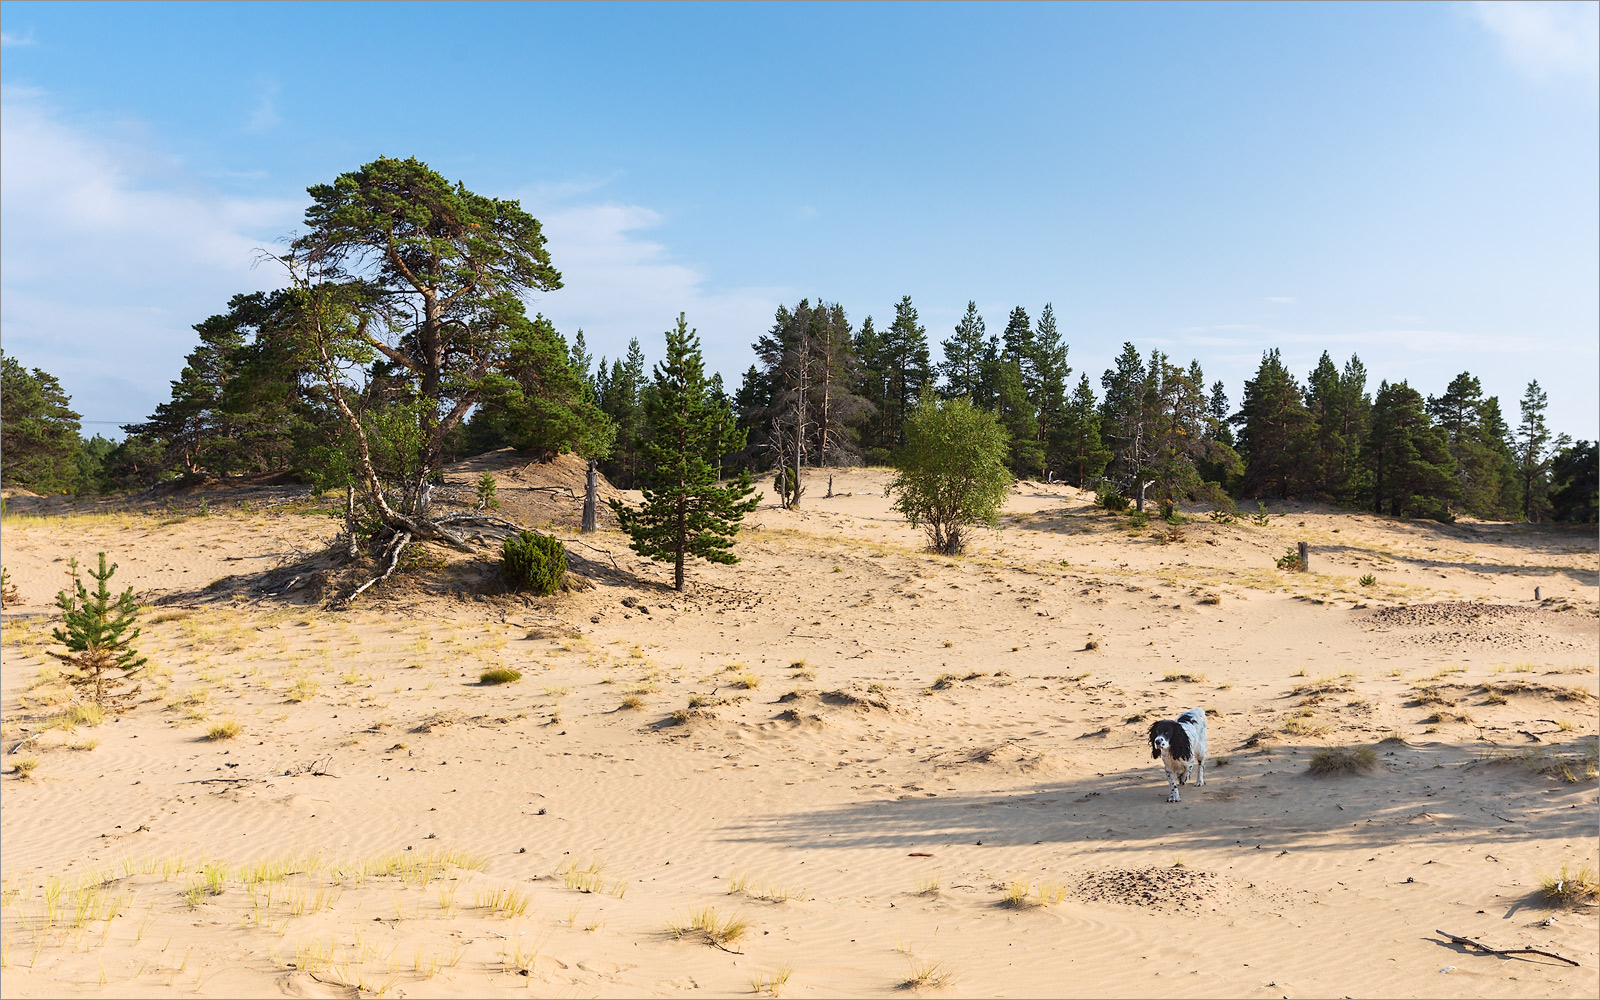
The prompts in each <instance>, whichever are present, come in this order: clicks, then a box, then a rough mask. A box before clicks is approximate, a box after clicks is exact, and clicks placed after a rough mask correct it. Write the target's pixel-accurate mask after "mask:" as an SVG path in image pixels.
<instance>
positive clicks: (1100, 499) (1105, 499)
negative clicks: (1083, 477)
mask: <svg viewBox="0 0 1600 1000" xmlns="http://www.w3.org/2000/svg"><path fill="white" fill-rule="evenodd" d="M1094 505H1095V506H1096V507H1100V508H1102V509H1104V510H1105V511H1106V512H1107V513H1109V514H1120V513H1122V512H1123V511H1125V510H1127V509H1128V498H1127V497H1125V496H1123V495H1122V491H1121V490H1119V489H1117V488H1116V487H1115V486H1114V485H1112V484H1111V483H1101V484H1100V487H1099V489H1097V490H1095V491H1094Z"/></svg>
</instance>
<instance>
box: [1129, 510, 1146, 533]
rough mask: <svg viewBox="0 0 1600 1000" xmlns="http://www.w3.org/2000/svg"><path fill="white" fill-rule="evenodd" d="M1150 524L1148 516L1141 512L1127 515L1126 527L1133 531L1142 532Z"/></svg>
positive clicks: (1137, 511)
mask: <svg viewBox="0 0 1600 1000" xmlns="http://www.w3.org/2000/svg"><path fill="white" fill-rule="evenodd" d="M1149 524H1150V515H1149V514H1146V513H1145V512H1144V511H1142V510H1136V511H1132V512H1130V513H1129V514H1128V527H1130V528H1132V529H1133V530H1134V531H1143V530H1144V529H1145V528H1146V527H1147V526H1148V525H1149Z"/></svg>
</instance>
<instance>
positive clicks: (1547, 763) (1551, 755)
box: [1490, 743, 1600, 784]
mask: <svg viewBox="0 0 1600 1000" xmlns="http://www.w3.org/2000/svg"><path fill="white" fill-rule="evenodd" d="M1490 760H1491V761H1492V762H1494V763H1497V764H1500V763H1504V764H1521V765H1522V766H1523V767H1525V768H1527V769H1528V771H1529V772H1531V773H1533V774H1538V775H1542V776H1544V777H1547V778H1559V779H1560V780H1562V781H1565V782H1567V783H1568V784H1576V783H1578V782H1580V781H1594V780H1595V779H1596V777H1600V751H1597V748H1596V746H1595V744H1593V743H1591V744H1590V745H1589V747H1588V749H1586V750H1584V751H1583V752H1582V753H1557V752H1552V751H1549V750H1524V751H1522V752H1521V753H1499V754H1496V755H1494V756H1493V757H1492V758H1490Z"/></svg>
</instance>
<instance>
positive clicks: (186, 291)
mask: <svg viewBox="0 0 1600 1000" xmlns="http://www.w3.org/2000/svg"><path fill="white" fill-rule="evenodd" d="M300 207H301V206H300V204H299V202H298V201H292V200H288V199H275V198H238V197H225V196H223V195H221V194H220V193H218V192H216V191H215V190H213V189H211V188H210V187H208V186H207V185H206V184H205V183H204V182H203V181H201V180H200V179H198V178H196V177H195V176H194V175H193V174H191V173H190V172H188V171H186V170H184V169H183V166H182V164H181V163H180V162H178V161H177V160H175V159H174V158H173V157H171V156H170V155H169V154H167V153H166V152H165V151H163V150H162V149H161V148H160V147H159V145H158V144H156V143H153V142H152V141H151V140H150V139H149V138H148V137H147V136H144V135H143V134H142V132H141V126H140V125H139V123H137V122H131V123H129V122H100V121H96V122H89V123H79V122H74V121H71V120H69V119H68V118H67V117H66V116H64V115H62V114H61V113H59V112H58V111H57V110H56V109H55V108H54V107H52V106H51V105H50V103H49V102H48V100H47V99H46V97H45V95H43V94H41V93H40V92H38V91H34V90H25V89H18V88H14V87H6V88H3V89H0V226H3V227H4V230H5V234H6V238H5V241H4V243H3V244H0V276H3V286H0V287H3V294H0V323H3V325H4V328H5V337H6V350H7V352H8V353H12V354H15V355H17V356H18V357H19V358H20V359H21V360H23V361H24V363H26V364H29V365H38V366H40V367H42V368H44V369H46V370H47V371H51V372H53V373H54V374H56V375H58V376H60V378H61V379H62V381H63V384H64V385H65V386H66V388H67V389H68V391H69V392H71V393H72V395H73V402H74V406H75V407H76V408H77V409H78V410H79V411H80V412H82V413H83V415H84V416H85V417H86V418H89V419H108V420H121V419H125V418H127V417H129V416H130V415H131V416H133V417H143V416H144V415H146V414H148V413H149V412H150V410H151V407H153V405H154V404H155V403H156V402H158V401H159V400H160V399H162V398H165V395H166V388H167V386H166V383H167V381H168V380H170V379H171V378H172V377H173V376H175V375H176V374H177V373H178V370H179V369H180V368H181V367H182V363H183V356H184V354H185V353H187V352H188V351H189V350H190V349H191V348H192V347H193V339H194V334H193V332H192V331H191V330H190V329H189V327H190V326H191V325H192V324H194V323H196V322H198V321H199V320H201V319H204V318H205V317H206V316H208V315H210V314H212V313H215V312H218V311H219V310H221V309H222V308H223V307H224V306H225V305H226V303H227V300H228V297H229V296H230V295H232V294H234V293H237V292H241V291H249V290H252V289H256V288H263V287H271V286H272V285H274V284H277V283H278V281H279V277H278V276H277V275H275V274H272V273H269V272H268V271H266V270H265V269H263V270H253V269H252V263H253V259H254V251H255V249H256V248H257V247H261V246H267V245H271V240H272V239H273V238H274V237H275V236H277V235H278V234H279V233H282V232H284V231H286V230H287V229H288V228H289V227H290V226H291V225H293V223H294V220H295V218H296V216H297V215H298V212H299V209H300Z"/></svg>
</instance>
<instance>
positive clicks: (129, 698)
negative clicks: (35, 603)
mask: <svg viewBox="0 0 1600 1000" xmlns="http://www.w3.org/2000/svg"><path fill="white" fill-rule="evenodd" d="M116 571H117V568H116V566H114V565H113V566H107V565H106V554H105V553H104V552H102V553H100V568H99V570H90V572H89V575H90V576H92V577H94V579H95V581H96V587H95V592H94V593H93V594H91V593H89V591H88V589H87V588H85V587H84V585H83V580H82V578H80V576H79V575H78V560H77V559H71V560H69V561H68V562H67V572H68V573H70V574H71V575H72V587H71V589H69V590H63V591H60V592H58V593H57V594H56V606H57V607H59V608H60V609H61V619H62V627H60V628H57V629H55V630H54V631H52V632H51V633H50V634H51V636H52V637H53V638H54V639H55V640H56V641H57V642H59V643H61V644H62V645H63V646H65V647H66V648H67V651H66V652H65V653H57V652H53V651H52V652H51V653H50V655H51V656H53V657H55V658H56V659H58V660H60V661H61V662H63V663H65V664H66V665H67V666H68V667H69V668H71V672H69V673H68V674H67V675H66V679H67V681H68V682H69V683H71V684H72V686H73V687H76V688H78V689H79V690H81V691H83V692H84V693H85V694H86V695H87V696H88V697H89V699H90V700H92V701H93V703H94V704H96V705H99V706H100V707H102V708H108V709H111V710H112V711H122V710H124V709H126V708H129V707H131V705H132V702H133V698H134V696H135V695H137V694H138V693H139V685H138V683H137V682H134V681H133V676H134V675H135V674H136V673H138V672H139V670H140V669H142V668H143V667H144V665H145V664H146V663H147V662H149V661H148V660H146V659H145V658H144V657H142V656H140V655H139V652H138V650H136V649H134V648H133V641H134V640H135V639H137V638H139V633H140V631H141V630H140V629H139V628H138V627H137V626H136V625H135V624H134V621H135V619H136V618H137V617H138V615H139V607H138V605H137V604H135V603H134V600H133V588H132V587H129V588H128V589H127V590H124V591H123V592H122V594H121V596H119V597H116V598H113V597H112V596H111V589H110V588H109V587H107V586H106V583H107V581H109V580H110V579H111V576H112V574H113V573H115V572H116ZM129 684H132V687H131V688H129V687H128V685H129Z"/></svg>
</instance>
